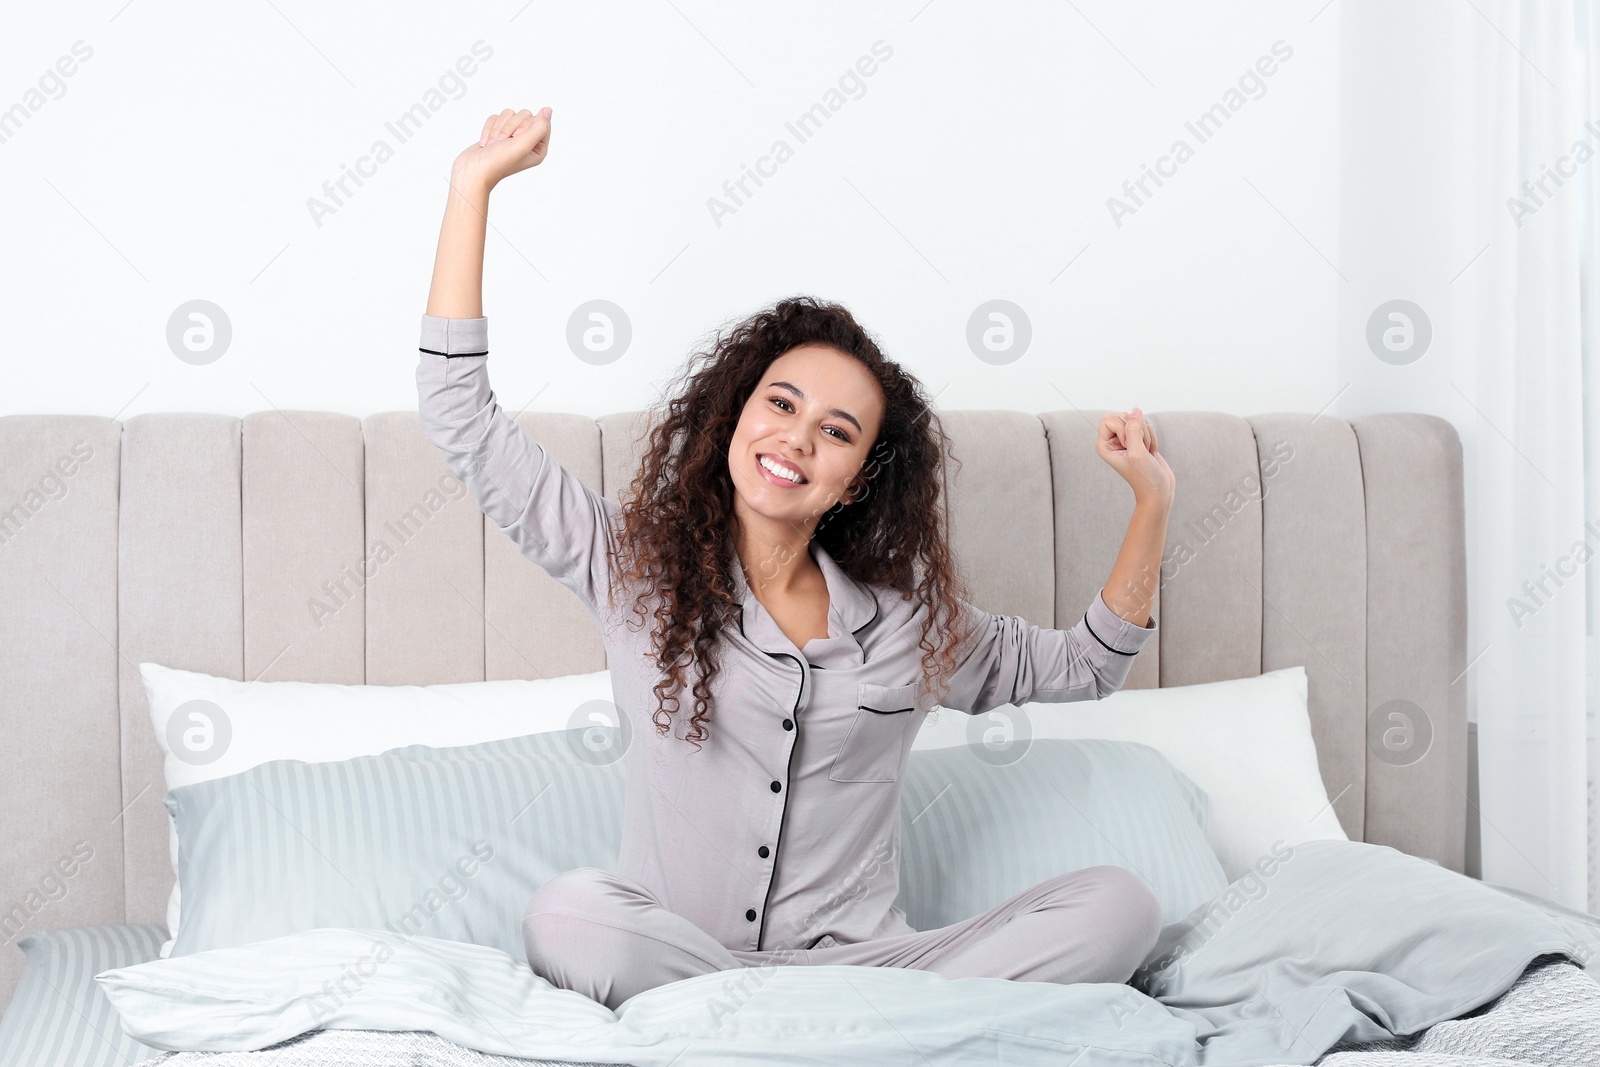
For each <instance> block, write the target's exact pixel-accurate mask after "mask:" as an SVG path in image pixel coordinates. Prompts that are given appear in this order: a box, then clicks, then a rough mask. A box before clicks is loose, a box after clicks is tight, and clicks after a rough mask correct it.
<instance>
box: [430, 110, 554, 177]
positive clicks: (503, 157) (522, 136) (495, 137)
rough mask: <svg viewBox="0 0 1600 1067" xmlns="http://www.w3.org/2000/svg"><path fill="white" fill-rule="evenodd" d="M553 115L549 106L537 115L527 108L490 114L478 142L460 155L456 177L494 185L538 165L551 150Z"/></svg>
mask: <svg viewBox="0 0 1600 1067" xmlns="http://www.w3.org/2000/svg"><path fill="white" fill-rule="evenodd" d="M550 115H551V109H550V108H548V107H546V108H541V109H540V111H539V113H538V114H537V115H535V114H534V113H533V112H531V111H529V110H527V109H526V108H524V109H523V110H521V111H512V110H511V109H510V108H506V109H505V110H504V111H502V112H500V114H498V115H490V116H489V118H488V120H487V121H485V122H484V124H483V133H482V135H481V136H480V137H479V139H478V140H477V142H476V143H474V144H472V145H469V146H468V147H467V148H465V149H463V150H462V152H461V154H460V155H458V156H457V157H456V161H455V163H454V164H452V166H451V168H450V169H451V174H452V177H453V178H454V179H456V180H461V179H465V180H467V181H472V182H476V183H479V184H481V185H482V186H483V187H484V188H488V189H493V188H494V187H495V186H496V185H497V184H499V182H500V180H501V179H502V178H505V177H508V176H510V175H512V174H515V173H517V172H518V171H521V170H527V169H528V168H529V167H537V166H538V165H539V164H540V163H543V162H544V157H545V155H546V154H547V153H548V152H549V151H550Z"/></svg>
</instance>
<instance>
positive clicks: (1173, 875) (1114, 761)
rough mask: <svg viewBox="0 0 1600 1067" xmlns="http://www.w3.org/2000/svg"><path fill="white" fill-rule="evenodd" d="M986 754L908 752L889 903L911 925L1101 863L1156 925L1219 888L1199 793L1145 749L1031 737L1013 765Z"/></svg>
mask: <svg viewBox="0 0 1600 1067" xmlns="http://www.w3.org/2000/svg"><path fill="white" fill-rule="evenodd" d="M984 757H985V751H984V746H982V745H961V746H956V747H953V748H938V749H925V750H921V751H916V750H914V751H913V752H912V753H911V760H910V764H909V767H908V769H907V772H906V784H905V791H904V792H903V793H902V794H901V800H900V834H901V849H902V854H901V859H900V895H899V897H898V898H896V901H895V903H896V904H898V905H899V907H900V908H901V910H902V911H904V912H905V914H906V921H907V922H908V923H910V924H911V926H912V928H913V929H916V930H933V929H936V928H938V927H941V926H948V925H949V924H951V923H954V922H960V921H961V920H962V919H966V918H969V917H971V916H973V915H977V914H979V913H980V912H983V911H986V910H987V909H989V908H992V907H993V906H995V905H996V904H999V903H1000V902H1001V901H1003V900H1005V899H1006V898H1007V897H1010V896H1012V895H1013V894H1015V893H1020V892H1021V891H1022V890H1024V889H1027V888H1028V887H1030V886H1033V885H1037V884H1038V883H1039V882H1042V881H1044V880H1045V879H1046V878H1050V877H1053V876H1054V875H1057V874H1065V873H1067V872H1068V871H1075V870H1079V869H1081V868H1083V867H1092V866H1095V865H1097V864H1102V863H1105V864H1111V865H1113V866H1117V867H1125V868H1127V869H1128V870H1131V871H1133V872H1134V873H1135V874H1137V875H1139V876H1140V877H1141V878H1143V879H1144V880H1145V882H1146V884H1148V885H1149V886H1150V888H1151V890H1153V891H1154V893H1155V896H1156V899H1157V900H1159V901H1160V902H1161V919H1162V922H1163V923H1170V922H1176V921H1177V920H1179V919H1182V918H1183V917H1184V916H1186V915H1188V914H1189V912H1191V911H1193V910H1194V909H1195V908H1196V907H1197V906H1199V905H1200V904H1204V903H1205V902H1206V901H1208V900H1210V899H1211V898H1212V897H1213V896H1215V895H1216V894H1217V893H1220V892H1221V891H1222V890H1224V889H1226V888H1227V886H1228V879H1227V877H1226V876H1225V875H1224V874H1223V871H1222V865H1221V863H1219V862H1218V861H1217V857H1216V854H1215V853H1214V852H1213V851H1212V850H1211V846H1210V845H1209V844H1207V843H1206V836H1205V825H1206V809H1207V804H1208V801H1207V797H1206V794H1205V791H1204V790H1202V789H1201V788H1200V787H1199V786H1197V785H1195V783H1194V782H1193V781H1191V780H1190V779H1189V778H1188V777H1187V776H1186V775H1185V774H1184V773H1183V772H1182V771H1179V770H1178V769H1177V768H1176V767H1174V766H1173V765H1172V764H1171V763H1169V762H1168V761H1167V758H1166V757H1165V756H1163V755H1162V754H1161V753H1160V752H1157V751H1156V750H1155V749H1154V748H1151V747H1150V746H1149V745H1144V744H1140V743H1138V742H1133V741H1108V740H1100V739H1086V740H1062V739H1056V738H1033V739H1032V740H1031V741H1030V742H1029V744H1028V747H1027V749H1026V751H1025V753H1024V754H1023V756H1022V758H1018V759H1015V760H1014V761H1013V762H1005V763H997V762H995V761H993V760H992V759H985V758H984Z"/></svg>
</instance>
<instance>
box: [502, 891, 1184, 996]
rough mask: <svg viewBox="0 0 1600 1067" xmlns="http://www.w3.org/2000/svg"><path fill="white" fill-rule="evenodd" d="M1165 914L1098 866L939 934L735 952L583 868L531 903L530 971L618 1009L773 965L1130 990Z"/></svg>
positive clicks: (525, 934) (646, 897)
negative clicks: (659, 992) (669, 988)
mask: <svg viewBox="0 0 1600 1067" xmlns="http://www.w3.org/2000/svg"><path fill="white" fill-rule="evenodd" d="M1160 930H1161V909H1160V906H1159V905H1158V904H1157V902H1156V899H1155V895H1154V894H1153V893H1151V891H1150V888H1149V886H1148V885H1146V884H1145V882H1144V880H1143V879H1141V878H1140V877H1139V876H1138V875H1136V874H1134V873H1132V872H1131V871H1128V870H1125V869H1123V868H1121V867H1113V866H1096V867H1085V868H1083V869H1082V870H1077V871H1070V872H1068V873H1066V874H1060V875H1056V876H1055V877H1053V878H1047V879H1045V880H1044V881H1042V882H1040V883H1038V884H1037V885H1034V886H1030V887H1029V888H1027V889H1025V890H1023V891H1022V892H1020V893H1017V894H1016V895H1014V896H1012V897H1010V898H1009V899H1007V900H1004V901H1002V902H1001V903H999V904H997V905H995V906H994V907H993V908H990V909H989V910H988V911H985V912H983V913H981V914H979V915H974V916H972V917H971V918H968V919H963V920H962V921H960V922H957V923H952V924H951V925H949V926H942V927H939V928H938V929H934V930H922V931H913V932H911V933H906V934H900V935H898V936H895V937H884V938H876V939H874V940H871V941H861V942H857V943H855V944H849V945H831V946H828V947H826V948H814V949H789V950H784V949H767V950H762V951H746V950H739V949H729V948H726V947H725V946H723V945H722V944H721V943H720V942H718V941H717V940H716V939H715V938H714V937H712V936H711V935H710V934H708V933H706V932H705V931H704V930H702V929H700V928H699V927H698V926H696V925H694V923H692V922H690V921H689V920H688V919H685V918H684V917H682V916H681V915H678V914H676V913H674V912H672V911H669V910H667V908H665V907H664V906H663V905H662V904H661V903H660V901H658V900H657V899H656V898H655V897H654V896H653V895H652V894H651V893H650V892H649V891H648V890H646V889H645V888H644V887H643V886H641V885H639V884H638V883H637V882H634V881H632V880H631V879H628V878H625V877H623V876H622V875H618V874H614V873H612V872H610V871H605V870H601V869H600V868H597V867H578V868H576V869H574V870H570V871H564V872H563V873H561V874H559V875H557V876H556V877H554V878H552V879H550V881H548V882H546V883H545V884H544V885H543V886H541V887H540V888H539V890H538V891H537V892H535V893H534V894H533V896H532V897H531V898H530V899H529V900H528V905H527V908H526V909H525V910H524V912H523V918H522V940H523V945H524V947H525V948H526V950H527V953H528V964H529V966H530V967H532V968H533V970H534V972H535V973H536V974H538V975H539V976H540V977H542V978H544V979H545V980H546V981H548V982H550V983H551V984H553V985H556V986H559V987H561V988H563V989H570V990H573V991H575V992H579V993H582V994H584V995H585V996H587V997H590V998H591V999H593V1000H597V1001H599V1002H600V1003H602V1004H604V1005H605V1006H606V1007H608V1008H616V1007H617V1006H619V1005H620V1004H621V1003H622V1002H623V1001H625V1000H627V999H628V998H629V997H631V996H633V995H634V994H635V993H640V992H643V991H644V990H646V989H653V988H655V987H656V986H659V985H665V984H666V983H668V982H673V981H677V980H679V979H682V978H692V977H694V976H696V975H701V974H709V973H711V972H713V971H724V970H730V969H732V968H735V967H750V966H763V965H767V964H771V963H784V962H787V963H799V964H802V965H804V964H810V965H824V964H853V965H860V966H876V967H909V968H913V969H916V970H925V971H932V972H934V973H935V974H940V975H943V976H944V977H946V978H1009V979H1012V980H1014V981H1021V982H1058V983H1063V984H1066V983H1073V982H1113V983H1120V982H1126V981H1127V980H1128V978H1129V977H1131V976H1132V974H1133V972H1134V970H1135V969H1136V968H1137V967H1138V966H1139V964H1140V963H1141V962H1143V960H1144V958H1145V956H1146V955H1148V953H1149V952H1150V950H1151V949H1152V948H1153V947H1154V946H1155V943H1156V939H1157V937H1158V936H1159V934H1160Z"/></svg>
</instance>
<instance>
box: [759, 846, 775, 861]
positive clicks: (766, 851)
mask: <svg viewBox="0 0 1600 1067" xmlns="http://www.w3.org/2000/svg"><path fill="white" fill-rule="evenodd" d="M771 853H772V850H771V849H769V848H767V846H766V845H762V846H761V847H760V848H758V849H756V855H758V856H760V857H761V858H762V859H766V858H767V857H768V856H769V855H771Z"/></svg>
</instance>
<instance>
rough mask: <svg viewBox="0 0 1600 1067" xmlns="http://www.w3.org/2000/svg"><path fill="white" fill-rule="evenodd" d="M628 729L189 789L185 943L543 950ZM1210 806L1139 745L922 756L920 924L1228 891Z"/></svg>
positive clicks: (616, 831) (177, 806) (399, 754)
mask: <svg viewBox="0 0 1600 1067" xmlns="http://www.w3.org/2000/svg"><path fill="white" fill-rule="evenodd" d="M616 734H617V731H616V728H614V727H610V728H607V727H595V728H588V729H579V730H563V731H556V732H551V733H539V734H530V735H528V736H525V737H514V738H508V739H506V740H502V741H485V742H482V743H479V744H474V745H463V746H460V747H455V748H431V747H428V746H426V745H412V746H408V747H405V748H396V749H390V750H389V751H387V752H383V753H380V754H378V755H372V756H358V757H355V758H353V759H349V760H339V761H332V762H326V763H305V762H302V761H299V760H274V761H272V762H270V763H264V764H261V765H260V766H257V767H252V768H250V769H249V770H246V771H243V772H241V773H239V774H235V775H230V776H228V777H224V778H217V779H213V780H211V781H208V782H197V783H194V784H192V785H186V786H178V787H176V788H174V789H172V790H171V791H170V792H169V793H168V795H167V798H166V805H167V808H168V810H169V811H171V812H172V817H173V822H174V824H175V825H176V827H177V830H178V841H179V847H178V877H179V880H180V884H181V886H182V891H183V900H184V916H183V923H182V925H181V926H180V927H179V930H178V937H177V941H176V943H175V944H174V945H173V949H172V955H174V956H183V955H188V954H191V953H195V952H201V951H205V950H206V949H211V948H222V947H227V946H232V945H241V944H246V943H248V942H252V941H261V940H265V939H267V938H272V937H278V936H281V935H284V934H289V933H294V932H296V931H300V930H308V929H312V928H314V927H319V926H336V927H367V926H370V927H381V928H385V929H390V930H393V931H395V932H397V933H400V934H405V935H423V936H427V937H440V938H447V939H449V940H453V941H466V942H471V943H474V944H479V945H487V946H489V947H491V948H497V949H500V950H501V951H503V952H505V953H507V954H508V955H510V956H512V957H513V958H515V959H517V960H520V961H524V962H525V961H526V958H527V957H526V952H525V950H524V948H523V944H522V936H521V920H522V912H523V908H524V907H525V906H526V904H527V901H528V897H529V896H530V895H532V893H533V892H534V890H535V889H537V888H538V887H539V886H541V885H543V884H544V883H545V882H546V881H548V880H549V879H550V878H552V877H554V876H555V875H557V874H559V873H560V872H562V871H565V870H569V869H571V868H573V867H600V868H604V869H609V870H615V869H616V861H617V855H618V849H619V846H620V842H621V836H622V807H623V798H624V789H625V776H624V770H623V764H622V763H621V762H620V761H619V760H615V759H614V758H612V757H613V756H615V755H616V754H620V752H621V744H620V738H619V737H617V736H616ZM596 738H598V739H599V742H600V743H599V744H598V746H597V745H596ZM946 786H948V787H949V788H948V789H947V788H946ZM936 798H937V799H936ZM1205 806H1206V799H1205V794H1204V793H1203V792H1202V791H1201V790H1200V789H1199V787H1198V786H1196V785H1195V784H1194V783H1193V782H1191V781H1190V780H1189V779H1188V778H1186V777H1184V776H1183V775H1182V774H1181V773H1179V772H1178V771H1177V770H1176V769H1174V768H1173V767H1172V765H1171V764H1170V763H1168V762H1167V761H1166V759H1165V757H1163V756H1162V755H1161V754H1160V753H1159V752H1157V751H1156V750H1155V749H1153V748H1150V747H1149V746H1146V745H1141V744H1137V743H1133V742H1120V741H1062V740H1053V739H1052V740H1037V739H1036V740H1034V741H1033V742H1032V743H1031V745H1030V747H1029V748H1028V750H1027V753H1026V756H1025V758H1023V759H1020V760H1018V761H1017V762H1015V763H1012V764H1010V765H1008V766H1004V767H996V766H992V765H990V764H988V763H985V762H984V761H983V759H982V758H981V756H980V755H977V754H975V753H974V752H973V751H972V750H970V749H967V748H958V749H936V750H922V751H913V752H912V754H911V759H910V769H909V771H908V776H907V783H906V788H905V792H904V794H903V796H902V800H901V833H902V843H903V849H904V856H903V859H902V867H901V890H900V900H899V903H900V906H901V907H902V908H903V909H904V910H905V912H906V917H907V920H908V921H909V922H910V923H911V925H912V926H913V927H914V928H916V929H932V928H934V927H938V926H944V925H947V924H949V923H952V922H956V921H958V920H960V919H963V918H966V917H967V916H969V915H974V914H977V913H978V912H980V911H982V910H984V909H985V908H987V907H990V906H991V905H993V904H996V903H999V902H1000V901H1001V900H1004V899H1005V898H1006V897H1007V896H1010V895H1011V894H1012V893H1015V892H1018V891H1020V890H1022V889H1026V888H1027V887H1028V886H1030V885H1033V884H1035V883H1036V882H1039V881H1042V880H1044V879H1045V878H1048V877H1050V876H1051V875H1053V874H1058V873H1061V872H1064V871H1070V870H1076V869H1078V868H1080V867H1087V866H1092V865H1094V864H1097V863H1114V864H1117V865H1119V866H1123V867H1127V868H1129V869H1130V870H1133V871H1134V872H1135V873H1137V874H1139V875H1141V876H1142V877H1144V878H1145V880H1146V881H1147V882H1149V883H1150V885H1151V887H1152V889H1154V890H1155V892H1156V895H1157V897H1158V899H1160V901H1161V904H1162V912H1163V917H1164V919H1165V920H1166V921H1171V920H1172V918H1181V917H1182V916H1183V915H1184V914H1186V913H1187V912H1188V911H1189V910H1192V908H1193V907H1194V906H1195V905H1197V904H1200V903H1203V902H1204V901H1205V900H1207V899H1209V898H1210V897H1211V896H1213V895H1215V894H1216V893H1217V892H1219V891H1221V890H1222V889H1223V888H1225V887H1226V885H1227V881H1226V879H1225V878H1224V877H1223V875H1222V869H1221V867H1220V866H1219V864H1218V863H1217V860H1216V857H1215V856H1214V855H1213V854H1212V852H1211V849H1210V846H1209V845H1207V844H1206V841H1205V836H1204V824H1205ZM191 894H192V895H191ZM191 901H192V904H191ZM191 907H192V909H193V910H192V911H191Z"/></svg>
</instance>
